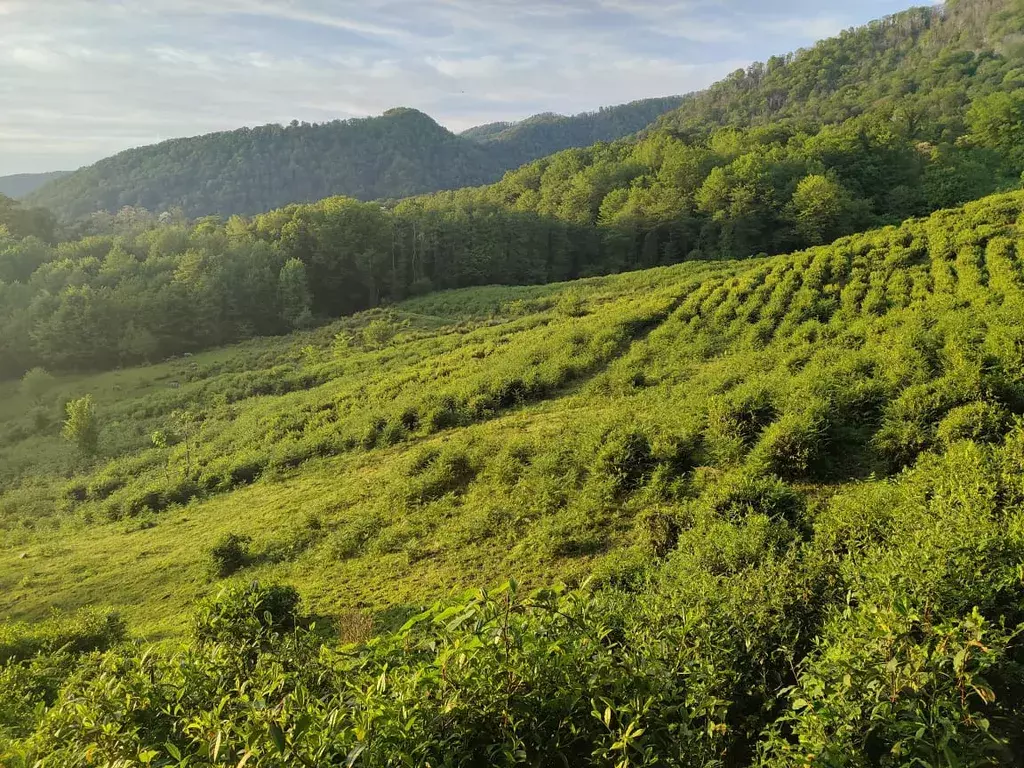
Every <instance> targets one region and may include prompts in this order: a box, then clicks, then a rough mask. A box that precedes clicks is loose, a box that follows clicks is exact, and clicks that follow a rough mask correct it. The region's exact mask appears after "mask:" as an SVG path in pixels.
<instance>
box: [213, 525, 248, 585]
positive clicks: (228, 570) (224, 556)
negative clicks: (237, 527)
mask: <svg viewBox="0 0 1024 768" xmlns="http://www.w3.org/2000/svg"><path fill="white" fill-rule="evenodd" d="M250 542H252V537H251V536H247V535H244V534H238V533H229V534H226V535H225V536H224V537H222V538H221V539H220V540H219V541H218V542H217V543H216V544H215V545H214V546H213V549H211V550H210V560H211V572H212V573H213V574H214V575H216V576H217V577H219V578H224V577H225V576H230V575H231V574H233V573H235V572H236V571H238V570H241V569H242V568H244V567H245V566H246V565H247V564H248V563H249V559H250V555H249V544H250Z"/></svg>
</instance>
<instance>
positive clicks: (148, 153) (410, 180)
mask: <svg viewBox="0 0 1024 768" xmlns="http://www.w3.org/2000/svg"><path fill="white" fill-rule="evenodd" d="M496 173H498V174H500V169H495V168H493V166H492V161H491V160H490V159H489V157H488V155H487V153H486V152H485V151H484V150H483V149H482V148H481V147H479V146H478V145H476V144H475V143H473V142H471V141H468V140H465V139H459V138H458V137H457V136H455V135H454V134H452V133H451V132H450V131H448V130H446V129H444V128H442V127H441V126H440V125H438V124H437V123H435V122H434V121H433V120H431V119H430V118H429V117H427V116H426V115H424V114H423V113H421V112H418V111H416V110H412V109H393V110H390V111H388V112H386V113H385V114H384V115H382V116H381V117H376V118H366V119H357V120H347V121H340V120H339V121H335V122H332V123H326V124H320V125H311V124H307V123H303V124H299V123H293V124H292V125H290V126H288V127H282V126H279V125H266V126H262V127H259V128H243V129H240V130H237V131H229V132H224V133H215V134H210V135H207V136H199V137H196V138H186V139H174V140H172V141H167V142H163V143H161V144H156V145H153V146H150V147H141V148H137V149H130V150H127V151H125V152H122V153H120V154H117V155H115V156H113V157H110V158H107V159H105V160H101V161H100V162H98V163H96V164H95V165H92V166H89V167H87V168H83V169H81V170H79V171H77V172H75V173H73V174H71V175H70V176H68V177H66V178H63V179H60V180H58V181H56V182H54V183H52V184H49V185H47V186H45V187H43V188H42V189H40V190H38V191H37V192H36V193H35V194H33V195H31V196H30V198H29V199H30V200H31V201H32V202H33V203H35V204H37V205H42V206H45V207H48V208H50V209H51V210H53V211H55V212H57V213H58V214H60V215H61V216H63V217H65V218H77V217H80V216H84V215H87V214H90V213H93V212H95V211H111V212H113V211H117V210H118V209H120V208H122V207H124V206H133V207H143V208H146V209H149V210H152V211H168V210H171V209H175V208H180V209H182V210H183V211H184V212H185V214H187V215H189V216H201V215H206V214H225V215H227V214H233V213H256V212H258V211H262V210H267V209H269V208H274V207H277V206H280V205H284V204H286V203H291V202H296V201H304V200H305V201H311V200H318V199H321V198H324V197H328V196H330V195H335V194H345V195H349V196H352V197H358V198H362V199H367V200H369V199H376V198H386V197H402V196H406V195H411V194H415V193H419V192H427V191H430V190H435V189H445V188H455V187H463V186H471V185H476V184H481V183H484V182H486V181H489V180H491V179H492V178H493V177H494V175H495V174H496Z"/></svg>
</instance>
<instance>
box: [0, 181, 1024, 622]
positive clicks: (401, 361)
mask: <svg viewBox="0 0 1024 768" xmlns="http://www.w3.org/2000/svg"><path fill="white" fill-rule="evenodd" d="M1022 199H1024V198H1022V197H1021V196H1020V195H1010V196H1004V197H997V198H990V199H988V200H986V201H985V202H983V203H980V204H975V205H973V206H969V207H968V208H967V209H966V213H963V214H959V213H958V214H953V213H946V212H944V213H940V214H936V215H935V216H934V217H932V218H931V219H929V220H925V221H914V222H908V223H907V224H905V225H904V226H903V227H901V228H889V229H886V230H882V231H879V232H877V233H870V234H867V235H863V236H857V237H854V238H846V239H844V240H841V241H839V242H838V243H837V244H835V245H834V246H831V247H829V248H821V249H815V250H812V251H808V252H805V253H801V254H797V255H795V256H789V257H781V258H774V259H769V260H749V261H740V262H725V263H691V264H683V265H679V266H676V267H670V268H665V269H659V270H650V271H646V272H638V273H631V274H625V275H620V276H615V277H609V278H601V279H593V280H588V281H581V282H579V283H574V284H566V285H555V286H547V287H538V288H528V289H514V288H512V289H505V288H491V289H470V290H465V291H457V292H452V293H443V294H437V295H434V296H430V297H427V298H423V299H417V300H414V301H410V302H407V303H405V304H402V305H399V306H397V307H396V308H395V309H394V311H393V312H392V313H391V314H390V315H389V316H388V317H389V318H390V319H385V320H382V319H381V318H382V317H384V316H383V315H382V314H381V313H379V312H375V313H370V314H367V315H363V316H359V317H356V318H353V319H349V320H347V321H344V322H342V323H341V324H338V325H335V326H332V327H329V328H324V329H320V330H317V331H314V332H310V333H306V334H297V335H295V336H292V337H287V338H283V339H269V340H263V341H258V342H253V343H250V344H245V345H241V346H238V347H233V348H228V349H223V350H220V351H217V352H212V353H209V354H204V355H199V356H196V357H194V358H190V359H183V360H175V361H170V362H167V363H164V364H162V365H158V366H152V367H148V368H140V369H133V370H125V371H118V372H114V373H110V374H105V375H101V376H95V377H87V378H70V379H66V380H61V381H60V382H59V385H58V387H57V388H56V389H55V390H54V391H53V392H51V393H50V394H49V395H48V396H47V399H46V403H45V404H43V405H38V406H33V405H32V404H31V403H29V402H28V400H27V396H26V395H23V394H20V393H18V392H17V391H15V390H14V388H13V385H7V386H8V391H6V392H4V395H5V397H4V398H3V399H2V403H0V417H2V418H3V425H4V431H3V432H2V433H0V434H2V435H3V438H2V439H3V442H2V448H0V459H2V462H0V466H3V474H2V475H0V479H2V482H3V495H2V496H0V520H2V525H3V529H2V530H3V549H2V550H0V614H5V615H8V616H10V617H14V618H31V619H35V618H40V617H42V616H44V615H45V614H46V613H47V612H48V611H49V610H50V609H51V608H53V607H58V608H66V609H70V608H75V607H79V606H84V605H96V604H103V605H111V606H116V607H118V608H121V609H123V610H124V611H125V612H126V614H127V616H128V617H129V619H130V620H131V622H132V624H133V625H134V626H136V627H138V629H139V631H141V632H143V633H144V634H150V633H152V634H157V635H158V634H165V633H171V634H173V633H174V632H175V631H177V630H178V629H180V626H181V620H182V616H183V611H184V610H185V609H186V608H187V606H189V605H190V604H191V603H192V602H193V601H194V600H195V599H196V598H197V597H199V596H201V595H204V594H207V593H209V592H210V591H211V590H215V589H216V588H217V585H216V583H212V582H211V580H210V578H209V576H208V573H207V569H208V559H209V550H210V549H211V548H212V546H213V544H214V542H215V541H216V540H217V539H218V538H219V537H221V536H222V535H224V534H226V533H228V532H235V533H239V534H245V535H250V536H252V537H253V545H252V549H253V560H252V565H251V566H250V567H248V568H246V569H245V570H244V572H243V575H242V576H240V578H243V579H250V578H253V577H255V576H259V577H261V578H274V579H282V580H285V581H288V582H293V583H296V584H298V585H300V587H301V588H302V590H303V593H304V595H305V596H306V597H307V598H308V599H309V600H310V601H311V603H312V605H313V606H314V607H315V609H316V610H318V611H322V612H325V613H338V612H345V611H350V610H354V609H365V608H369V609H372V610H376V611H380V610H384V609H387V608H388V607H390V606H394V605H401V604H406V603H421V602H424V601H428V600H432V599H433V598H435V597H437V596H438V595H441V594H443V593H445V592H446V591H447V590H449V589H451V588H453V587H459V586H465V585H472V584H483V583H488V582H491V581H494V580H497V579H499V578H500V577H501V576H502V575H507V574H512V575H516V576H517V577H519V578H521V579H523V580H524V581H527V582H531V583H546V582H548V581H551V580H553V579H556V578H560V577H561V578H564V577H572V576H579V575H581V574H583V573H585V572H588V571H590V570H592V569H593V568H595V567H599V566H600V564H601V563H602V562H603V561H604V560H607V559H609V558H614V557H615V555H616V553H617V552H619V551H621V550H623V549H627V548H628V547H629V546H630V545H631V544H636V543H637V532H636V528H635V527H636V525H637V524H638V522H637V521H638V520H639V519H640V518H642V517H643V515H644V514H646V513H647V510H648V508H649V506H650V504H649V501H644V500H643V497H644V494H643V493H642V492H641V490H642V489H641V488H640V486H642V485H644V484H645V483H646V481H647V480H649V478H648V477H647V475H645V474H643V471H646V470H643V468H641V470H643V471H641V470H637V471H641V476H640V478H642V479H643V481H644V482H643V483H641V482H640V479H637V480H636V483H637V487H636V488H633V487H632V486H631V484H632V483H633V480H632V479H629V478H627V480H626V481H624V482H626V489H625V491H624V492H622V493H619V492H618V491H614V490H612V491H610V490H609V488H608V487H607V482H606V481H607V480H608V478H607V477H603V476H602V471H601V470H600V469H599V468H598V467H596V466H595V465H594V456H595V455H598V454H600V453H601V451H602V450H604V447H605V446H607V445H609V444H613V443H615V440H616V439H618V438H617V437H616V435H621V434H624V433H629V430H630V429H634V428H635V429H640V430H642V432H643V434H645V435H647V436H648V439H649V442H650V446H652V447H651V448H650V450H652V451H653V452H654V455H657V456H660V457H662V459H664V456H669V455H670V454H672V455H674V454H673V452H675V453H678V454H679V458H678V460H679V461H681V462H684V463H685V462H694V461H697V462H698V463H700V464H701V465H704V466H707V467H714V468H715V469H714V470H711V469H708V470H707V471H708V472H712V473H715V472H722V471H726V470H728V469H729V468H730V467H734V466H741V465H744V464H745V463H747V464H749V463H750V462H755V463H760V465H761V468H762V469H764V470H767V471H769V472H772V473H774V474H776V475H779V476H782V477H783V478H786V479H789V480H793V481H796V482H799V483H801V484H803V487H805V489H806V490H808V491H809V492H810V491H813V493H812V495H813V496H814V497H815V498H818V497H821V496H828V495H830V494H832V493H834V492H836V490H837V489H838V488H842V487H843V486H842V484H843V483H844V482H847V481H851V480H856V479H859V478H866V477H869V476H873V475H883V474H886V473H888V472H891V471H893V470H897V469H899V468H900V467H901V466H903V465H905V464H907V463H909V462H911V461H913V459H914V457H915V456H916V455H917V453H919V452H920V451H921V450H924V449H927V448H930V447H932V446H934V445H937V444H940V443H941V441H942V440H943V439H946V438H945V437H944V436H943V435H944V434H945V433H944V431H943V430H944V429H946V428H945V427H942V426H941V425H940V424H939V422H940V420H941V417H942V414H943V413H945V412H946V411H950V412H951V413H953V412H955V409H956V408H968V409H971V408H973V409H976V410H977V411H978V414H979V418H983V419H990V420H992V421H993V423H996V424H1005V423H1007V420H1008V419H1009V415H1010V413H1009V412H1010V411H1016V410H1017V409H1018V408H1019V407H1020V401H1019V399H1018V395H1016V394H1015V392H1016V390H1014V389H1012V386H1015V385H1012V386H1011V384H1009V383H1007V382H1008V381H1011V380H1012V381H1015V380H1016V377H1017V376H1019V372H1018V371H1016V370H1015V369H1014V368H1013V367H1012V366H1009V367H1008V368H1007V369H1006V371H1005V372H1000V373H999V374H998V375H996V374H990V373H988V372H987V370H988V369H987V366H990V365H992V363H991V362H986V360H987V358H981V357H979V355H981V354H982V353H981V352H979V351H977V350H979V349H982V348H984V349H986V350H994V352H988V354H997V355H998V354H1002V353H1003V351H1005V350H1013V349H1015V347H1013V346H1012V339H1013V338H1014V334H1019V333H1020V331H1019V330H1018V329H1019V328H1020V327H1021V325H1020V324H1019V323H1018V322H1017V320H1016V317H1017V316H1016V315H1015V314H1013V313H1014V312H1017V311H1019V309H1020V307H1019V305H1018V304H1017V303H1016V301H1015V300H1013V301H1011V299H1015V297H1016V295H1017V293H1016V292H1017V291H1018V290H1019V284H1020V280H1021V277H1020V274H1019V270H1018V262H1017V260H1016V255H1015V251H1014V243H1015V240H1014V238H1015V237H1016V230H1015V229H1014V225H1015V221H1016V216H1017V214H1018V213H1019V208H1020V205H1021V200H1022ZM965 223H967V224H969V226H966V227H965V228H963V229H960V227H964V225H965ZM374 322H375V323H376V324H377V325H381V324H390V325H391V326H392V330H393V331H396V332H397V336H396V337H395V338H394V339H393V340H392V341H391V342H389V343H387V344H386V345H384V346H383V347H382V348H374V347H373V346H372V345H371V344H370V343H369V342H366V341H364V340H363V337H362V334H363V331H364V330H365V328H366V327H367V325H368V324H371V323H374ZM922 347H923V349H922ZM997 360H1000V361H1001V362H1002V363H1003V364H1005V363H1008V362H1015V360H1016V358H1010V359H1008V360H1006V361H1003V360H1002V358H998V357H997ZM999 370H1000V371H1002V369H1001V368H1000V369H999ZM993 376H996V378H995V379H992V377H993ZM1007 387H1011V389H1007ZM993 392H1000V393H1002V394H1001V395H1000V397H1001V400H1002V401H1003V402H1001V403H1000V404H999V405H995V404H992V405H986V404H987V403H988V402H989V400H990V399H991V397H992V396H994V395H993V394H992V393H993ZM87 393H88V394H92V395H93V396H94V398H95V401H96V403H97V406H98V412H99V416H100V419H101V421H102V423H103V425H104V430H103V435H102V450H103V452H104V453H105V454H106V456H107V457H109V460H108V459H106V458H105V459H102V460H98V461H94V462H89V461H86V460H83V459H82V458H81V457H79V456H77V455H76V453H75V452H74V450H73V449H72V447H71V446H70V445H68V444H66V443H64V442H63V441H62V440H61V438H60V437H59V425H58V424H57V414H58V413H59V410H58V406H59V403H60V402H62V401H63V400H66V399H67V398H70V397H72V396H79V395H82V394H87ZM1007 393H1013V394H1007ZM183 409H188V410H190V411H191V412H192V413H193V414H194V415H195V417H196V418H197V419H198V420H199V423H200V426H199V427H197V428H196V434H195V435H193V436H192V437H190V438H189V439H188V440H182V441H179V442H178V444H177V445H171V446H170V447H168V448H154V447H153V446H152V443H151V440H150V435H151V434H152V432H154V431H155V430H165V431H170V432H173V430H174V427H173V424H174V418H173V417H172V414H173V413H175V412H177V411H180V410H183ZM971 413H973V411H972V412H971ZM969 416H970V414H968V413H966V412H964V413H962V414H961V415H960V416H959V417H957V418H960V419H961V420H969ZM951 418H953V417H951ZM942 423H943V424H944V423H945V422H942ZM958 423H959V422H958ZM985 423H986V424H987V423H988V422H985ZM961 428H962V429H969V426H963V427H961ZM978 428H979V429H980V428H981V427H978ZM949 430H954V427H952V426H950V427H948V430H947V431H949ZM172 442H173V440H172ZM645 450H647V449H645ZM186 451H187V452H188V453H189V456H188V457H187V459H186ZM691 454H692V455H691ZM670 459H671V456H670ZM651 461H652V462H653V461H654V460H653V459H652V460H651ZM605 474H607V472H605ZM612 474H613V475H614V472H612ZM612 482H613V485H614V482H616V481H615V479H614V477H613V478H612ZM634 491H636V492H634Z"/></svg>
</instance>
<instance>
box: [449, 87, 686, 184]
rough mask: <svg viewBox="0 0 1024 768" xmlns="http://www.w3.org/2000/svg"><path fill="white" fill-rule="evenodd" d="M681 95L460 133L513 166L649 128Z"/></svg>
mask: <svg viewBox="0 0 1024 768" xmlns="http://www.w3.org/2000/svg"><path fill="white" fill-rule="evenodd" d="M682 102H683V98H682V97H681V96H668V97H665V98H660V99H643V100H640V101H634V102H631V103H629V104H622V105H620V106H617V107H602V108H601V109H599V110H598V111H596V112H583V113H581V114H578V115H573V116H571V117H567V116H565V115H557V114H553V113H544V114H540V115H534V116H533V117H530V118H527V119H526V120H522V121H520V122H514V123H489V124H487V125H482V126H478V127H477V128H471V129H469V130H468V131H465V132H463V133H462V134H460V135H461V136H464V137H466V138H471V139H473V140H475V141H479V142H480V143H482V144H485V145H487V146H490V147H494V148H495V149H499V148H500V150H501V151H502V152H503V154H504V156H505V157H506V158H507V159H508V162H509V163H512V164H513V165H510V167H516V166H519V165H522V164H523V163H527V162H529V161H530V160H533V159H536V158H538V157H542V156H544V155H550V154H553V153H555V152H558V151H559V150H562V149H569V148H572V147H586V146H589V145H591V144H596V143H598V142H601V141H615V140H616V139H620V138H623V137H625V136H629V135H630V134H633V133H636V132H637V131H640V130H642V129H643V128H645V127H647V126H648V125H650V124H651V123H653V122H654V121H655V120H657V119H658V117H659V116H661V115H664V114H665V113H667V112H669V111H670V110H672V109H674V108H676V107H678V106H679V105H680V104H681V103H682Z"/></svg>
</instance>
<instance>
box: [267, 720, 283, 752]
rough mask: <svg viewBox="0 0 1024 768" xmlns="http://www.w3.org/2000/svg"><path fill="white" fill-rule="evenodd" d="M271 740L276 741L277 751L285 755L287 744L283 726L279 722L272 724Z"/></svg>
mask: <svg viewBox="0 0 1024 768" xmlns="http://www.w3.org/2000/svg"><path fill="white" fill-rule="evenodd" d="M270 740H271V741H273V742H274V746H275V747H277V751H278V752H280V753H281V754H282V755H283V754H284V751H285V748H286V746H287V745H286V744H285V740H284V731H282V730H281V726H280V725H278V724H277V723H271V724H270Z"/></svg>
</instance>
